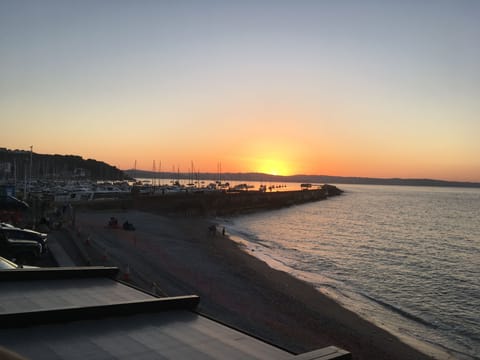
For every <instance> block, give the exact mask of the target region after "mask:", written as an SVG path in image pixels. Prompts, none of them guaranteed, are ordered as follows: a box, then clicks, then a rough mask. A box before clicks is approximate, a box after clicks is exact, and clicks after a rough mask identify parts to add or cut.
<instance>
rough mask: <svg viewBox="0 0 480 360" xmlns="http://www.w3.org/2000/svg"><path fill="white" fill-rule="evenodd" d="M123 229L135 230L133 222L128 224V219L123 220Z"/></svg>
mask: <svg viewBox="0 0 480 360" xmlns="http://www.w3.org/2000/svg"><path fill="white" fill-rule="evenodd" d="M123 229H124V230H132V231H133V230H135V227H134V226H133V224H130V223H129V222H128V220H125V222H124V223H123Z"/></svg>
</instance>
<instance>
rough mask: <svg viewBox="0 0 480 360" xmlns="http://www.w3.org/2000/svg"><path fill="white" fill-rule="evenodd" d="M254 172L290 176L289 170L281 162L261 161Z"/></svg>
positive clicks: (285, 164) (286, 165)
mask: <svg viewBox="0 0 480 360" xmlns="http://www.w3.org/2000/svg"><path fill="white" fill-rule="evenodd" d="M256 171H258V172H260V173H264V174H270V175H292V174H291V168H290V167H289V166H288V164H287V163H286V162H284V161H282V160H274V159H261V160H259V163H258V166H257V169H256Z"/></svg>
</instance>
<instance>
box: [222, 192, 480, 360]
mask: <svg viewBox="0 0 480 360" xmlns="http://www.w3.org/2000/svg"><path fill="white" fill-rule="evenodd" d="M339 187H340V188H341V189H343V190H345V194H344V195H342V196H340V197H336V198H331V199H329V200H327V201H321V202H317V203H311V204H307V205H302V206H296V207H291V208H288V209H283V210H277V211H272V212H265V213H259V214H252V215H245V216H241V217H236V218H233V219H226V220H225V224H226V228H227V230H228V231H229V233H230V234H232V235H234V236H233V238H234V240H236V241H239V242H242V243H243V244H244V245H246V247H247V249H248V251H250V252H251V253H252V254H254V255H255V256H258V257H260V258H261V259H263V260H264V261H267V262H268V263H269V264H270V265H271V266H272V267H275V268H279V269H282V270H285V271H288V272H290V273H291V274H293V275H294V276H296V277H299V278H301V279H303V280H306V281H309V282H311V283H313V284H314V285H315V286H316V287H317V288H318V289H319V290H320V291H322V292H325V293H327V294H329V295H330V296H332V297H334V298H335V299H337V301H339V302H340V303H342V304H343V305H344V306H346V307H348V308H350V309H352V310H354V311H355V312H357V313H359V314H361V315H362V316H364V317H365V318H367V319H370V320H372V321H374V322H375V323H377V324H378V325H380V326H383V327H385V328H387V329H389V330H390V331H392V332H393V333H396V334H397V335H406V336H407V337H413V338H416V339H419V340H421V341H423V342H427V343H430V344H433V345H435V346H439V347H441V348H443V349H448V350H450V351H451V350H453V351H454V354H455V356H456V357H458V358H466V359H470V358H479V356H480V355H479V354H480V189H459V188H424V187H394V186H368V185H365V186H362V185H339ZM252 250H254V251H252Z"/></svg>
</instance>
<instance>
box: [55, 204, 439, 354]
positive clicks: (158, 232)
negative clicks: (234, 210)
mask: <svg viewBox="0 0 480 360" xmlns="http://www.w3.org/2000/svg"><path fill="white" fill-rule="evenodd" d="M112 216H114V217H116V218H117V219H118V221H119V223H120V224H122V223H123V222H124V221H125V220H128V221H129V222H130V223H132V224H134V226H135V227H136V231H125V230H123V229H121V228H118V229H111V228H108V227H107V226H106V225H107V222H108V220H109V218H110V217H112ZM211 224H213V221H210V220H209V219H206V218H199V217H191V218H184V217H166V216H162V215H157V214H153V213H146V212H140V211H136V210H123V211H121V210H118V211H110V210H109V211H107V210H102V211H98V210H79V211H78V212H77V214H76V229H75V232H74V233H71V238H72V241H74V242H77V243H78V244H79V246H81V247H82V248H83V249H84V251H85V254H86V256H87V257H88V261H89V262H90V263H91V264H92V265H115V266H118V267H120V269H121V270H122V274H123V275H122V279H124V280H126V281H129V282H132V283H133V284H135V285H137V286H139V287H143V288H144V289H147V290H148V291H153V292H156V293H157V294H158V295H168V296H176V295H186V294H197V295H199V296H200V305H199V307H198V311H199V312H200V313H202V314H204V315H206V316H209V317H211V318H213V319H216V320H218V321H220V322H223V323H225V324H228V325H230V326H232V327H235V328H237V329H239V330H242V331H245V332H248V333H249V334H251V335H254V336H257V337H259V338H261V339H263V340H265V341H268V342H270V343H273V344H275V345H277V346H280V347H283V348H285V349H287V350H289V351H291V352H294V353H300V352H306V351H310V350H314V349H318V348H321V347H324V346H329V345H336V346H338V347H341V348H344V349H346V350H348V351H350V352H351V353H352V355H353V358H354V359H429V358H430V357H429V356H428V355H425V354H424V353H422V352H420V351H418V350H416V349H414V348H412V347H410V346H408V345H406V344H405V343H403V342H401V341H400V340H399V339H398V338H396V337H394V336H393V335H391V334H390V333H388V332H386V331H384V330H383V329H381V328H379V327H377V326H375V325H373V324H372V323H370V322H368V321H366V320H364V319H362V318H360V317H359V316H358V315H356V314H355V313H353V312H351V311H349V310H347V309H345V308H343V307H342V306H340V305H339V304H338V303H336V302H335V301H334V300H332V299H330V298H329V297H327V296H325V295H323V294H322V293H320V292H319V291H317V290H316V289H315V288H313V286H311V285H309V284H307V283H305V282H303V281H301V280H298V279H295V278H294V277H292V276H290V275H289V274H287V273H285V272H282V271H278V270H274V269H272V268H270V267H269V266H268V265H267V264H266V263H264V262H262V261H260V260H259V259H257V258H255V257H253V256H251V255H249V254H248V253H246V252H245V251H244V250H242V249H240V248H239V245H238V244H237V243H235V242H233V241H231V240H230V239H229V238H228V234H227V236H223V235H222V234H221V231H218V232H217V233H216V234H212V233H211V232H210V231H209V229H208V228H209V226H210V225H211ZM64 235H65V236H67V233H64ZM424 351H431V349H428V348H426V349H424ZM429 354H430V355H435V357H438V354H434V353H432V352H430V353H429ZM442 358H445V357H444V356H442Z"/></svg>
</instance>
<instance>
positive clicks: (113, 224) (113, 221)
mask: <svg viewBox="0 0 480 360" xmlns="http://www.w3.org/2000/svg"><path fill="white" fill-rule="evenodd" d="M108 226H110V227H117V226H118V220H117V218H116V217H114V216H112V217H111V218H110V221H109V222H108Z"/></svg>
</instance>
